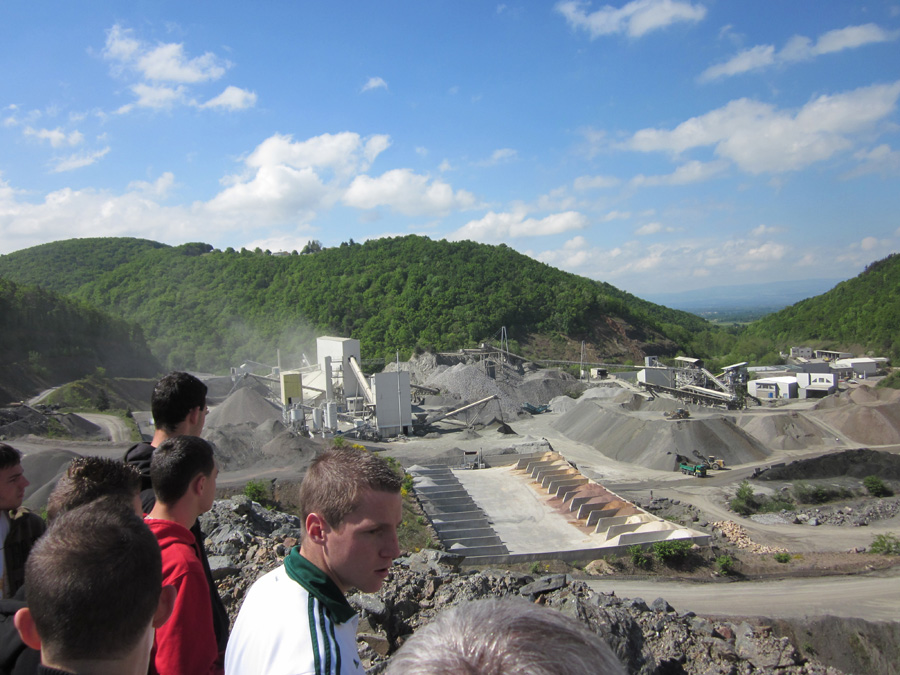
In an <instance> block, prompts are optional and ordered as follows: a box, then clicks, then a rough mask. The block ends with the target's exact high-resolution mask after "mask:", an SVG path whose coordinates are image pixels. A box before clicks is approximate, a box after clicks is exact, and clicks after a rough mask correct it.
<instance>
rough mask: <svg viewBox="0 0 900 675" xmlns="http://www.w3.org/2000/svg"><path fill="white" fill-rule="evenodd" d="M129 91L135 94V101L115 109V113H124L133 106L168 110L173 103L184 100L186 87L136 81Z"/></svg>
mask: <svg viewBox="0 0 900 675" xmlns="http://www.w3.org/2000/svg"><path fill="white" fill-rule="evenodd" d="M131 91H132V92H134V95H135V96H137V101H135V102H134V103H128V104H126V105H123V106H122V107H121V108H119V109H118V110H116V112H117V113H119V114H125V113H128V112H131V111H132V110H133V109H134V108H135V107H138V108H151V109H154V110H168V109H169V108H171V107H173V106H174V105H175V104H178V103H184V102H186V98H185V93H186V89H185V88H184V87H181V86H179V87H174V88H173V87H167V86H165V85H161V84H160V85H152V84H143V83H138V84H135V85H133V86H132V87H131Z"/></svg>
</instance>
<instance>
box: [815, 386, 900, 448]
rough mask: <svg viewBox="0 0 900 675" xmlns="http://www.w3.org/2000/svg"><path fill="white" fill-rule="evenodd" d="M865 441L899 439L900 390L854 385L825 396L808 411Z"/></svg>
mask: <svg viewBox="0 0 900 675" xmlns="http://www.w3.org/2000/svg"><path fill="white" fill-rule="evenodd" d="M810 414H812V415H815V416H816V417H818V418H819V419H821V420H822V421H823V422H825V423H826V424H828V425H830V426H832V427H834V428H835V429H837V430H838V431H839V432H840V433H842V434H844V435H845V436H847V437H848V438H851V439H853V440H854V441H855V442H857V443H861V444H864V445H895V444H898V443H900V391H898V390H896V389H873V388H872V387H856V388H855V389H852V390H850V391H845V392H841V393H839V394H835V395H834V396H828V397H827V398H824V399H822V400H821V401H820V402H819V403H817V404H816V406H815V408H814V409H813V411H812V412H811V413H810Z"/></svg>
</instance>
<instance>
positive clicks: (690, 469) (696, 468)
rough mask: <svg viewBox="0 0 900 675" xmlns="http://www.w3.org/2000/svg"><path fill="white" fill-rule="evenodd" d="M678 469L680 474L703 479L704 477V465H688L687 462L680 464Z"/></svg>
mask: <svg viewBox="0 0 900 675" xmlns="http://www.w3.org/2000/svg"><path fill="white" fill-rule="evenodd" d="M678 467H679V468H680V469H681V473H684V474H689V475H692V476H696V477H697V478H704V477H705V476H706V464H690V463H689V462H681V463H680V464H679V465H678Z"/></svg>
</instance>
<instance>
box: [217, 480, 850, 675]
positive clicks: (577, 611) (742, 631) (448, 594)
mask: <svg viewBox="0 0 900 675" xmlns="http://www.w3.org/2000/svg"><path fill="white" fill-rule="evenodd" d="M201 526H202V527H203V529H204V531H205V532H206V533H207V535H208V538H207V540H206V547H207V550H208V551H209V553H210V563H211V565H212V567H213V575H214V577H215V578H216V579H217V581H218V584H219V590H220V593H221V595H222V598H223V600H224V601H225V604H226V606H227V607H228V610H229V614H230V616H231V617H232V620H233V619H234V617H235V616H236V615H237V611H238V610H239V609H240V603H241V600H242V598H243V596H244V594H245V593H246V590H247V589H248V588H249V586H250V585H251V584H252V583H253V582H254V581H255V580H256V579H257V578H258V577H259V576H261V575H262V574H264V573H265V572H267V571H269V570H270V569H272V568H274V567H276V566H277V565H280V564H281V562H282V559H283V557H284V556H285V555H286V554H287V553H288V551H289V550H290V548H291V547H292V546H294V545H296V544H297V543H298V540H299V537H300V533H301V523H300V519H299V518H297V517H296V516H291V515H288V514H284V513H279V512H277V511H269V510H267V509H265V508H263V507H262V506H260V505H259V504H257V503H255V502H252V501H250V500H249V499H248V498H246V497H244V496H242V495H239V496H236V497H233V498H232V499H228V500H218V501H216V503H215V504H214V506H213V509H212V510H211V511H210V512H209V513H207V514H204V516H202V519H201ZM460 562H461V559H460V558H459V557H458V556H455V555H453V554H449V553H445V552H441V551H432V550H426V551H422V552H418V553H415V554H412V555H409V556H407V557H405V558H402V559H400V560H398V561H397V563H396V564H395V565H394V567H393V568H392V570H391V574H390V577H389V578H388V580H387V582H386V583H385V585H384V587H383V588H382V590H381V591H380V592H379V593H377V594H360V593H357V594H354V595H352V596H351V597H350V602H351V604H353V605H354V607H356V609H357V610H358V612H359V614H360V627H359V636H358V639H359V648H360V654H361V656H362V657H363V658H364V661H365V663H366V667H367V669H368V672H369V673H380V672H382V671H383V669H384V667H385V665H386V664H387V662H388V660H389V659H390V656H391V655H392V654H393V653H394V652H395V651H396V650H397V649H398V648H399V647H400V646H401V645H402V643H403V641H404V640H405V639H406V638H407V637H408V636H409V635H411V634H412V633H414V632H415V631H416V629H418V628H419V627H421V626H424V625H425V624H427V623H428V622H429V621H431V620H432V619H433V618H434V617H435V616H436V615H437V614H438V613H439V612H440V611H441V610H443V609H446V608H449V607H451V606H453V605H456V604H458V603H460V602H465V601H469V600H476V599H480V598H487V597H504V596H514V595H518V596H522V597H525V598H528V599H530V600H531V601H533V602H539V603H541V604H545V605H547V606H549V607H553V608H555V609H557V610H559V611H561V612H564V613H566V614H569V615H570V616H573V617H576V618H577V619H579V620H581V621H583V622H584V623H585V624H587V625H588V626H589V627H590V629H591V630H593V631H595V632H597V633H598V634H600V635H601V636H603V637H604V639H606V641H607V642H608V643H609V644H610V646H611V647H612V648H613V649H614V650H615V652H616V654H617V655H618V656H619V658H620V659H621V660H622V662H623V663H624V664H625V666H626V668H627V670H628V672H631V673H638V674H640V675H662V674H663V673H702V674H704V675H726V674H727V675H738V674H744V673H748V674H749V673H753V674H770V673H771V674H773V675H774V674H775V673H779V674H781V675H840V671H837V670H835V669H833V668H830V667H827V666H825V665H823V664H821V663H817V662H813V661H808V660H807V659H805V658H804V657H803V656H802V655H801V654H800V652H799V651H798V650H797V649H796V647H795V646H794V645H793V644H791V642H790V641H789V640H788V639H787V638H783V637H776V636H774V635H773V634H772V633H771V631H770V630H769V629H768V628H767V627H760V626H754V625H751V624H749V623H746V622H736V623H731V622H727V621H712V620H707V619H704V618H701V617H698V616H696V615H694V614H693V613H692V612H687V613H683V614H679V613H677V612H675V611H674V610H673V609H672V607H671V606H670V605H669V604H668V603H667V602H666V601H665V600H663V599H662V598H658V599H656V600H654V601H653V602H651V603H649V604H648V603H646V602H645V601H644V600H642V599H640V598H634V599H626V598H620V597H617V596H616V595H613V594H605V593H597V592H594V591H593V590H591V589H590V588H589V587H588V586H587V585H585V584H584V583H582V582H580V581H576V580H573V579H572V578H571V577H569V576H568V575H563V574H551V575H546V576H541V577H534V576H532V575H529V574H524V573H517V572H510V571H505V570H496V569H485V570H480V571H471V570H470V571H466V570H461V569H460V567H459V564H460Z"/></svg>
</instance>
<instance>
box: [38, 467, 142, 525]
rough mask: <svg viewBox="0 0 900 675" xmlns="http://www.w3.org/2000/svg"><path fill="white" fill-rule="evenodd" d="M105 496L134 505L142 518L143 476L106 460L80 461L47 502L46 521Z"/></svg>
mask: <svg viewBox="0 0 900 675" xmlns="http://www.w3.org/2000/svg"><path fill="white" fill-rule="evenodd" d="M104 495H107V496H110V497H116V498H119V499H121V500H122V501H124V502H125V503H126V504H129V505H132V506H133V508H134V509H135V513H137V514H138V515H141V513H142V510H141V472H140V471H139V470H138V469H137V468H136V467H134V466H132V465H131V464H125V463H124V462H120V461H117V460H114V459H108V458H106V457H77V458H75V459H73V460H72V462H71V463H70V464H69V468H68V469H66V472H65V473H64V474H63V476H62V478H60V479H59V481H58V482H57V483H56V487H54V488H53V492H51V493H50V497H49V498H48V500H47V519H48V520H50V521H51V522H52V521H53V520H54V519H55V518H56V516H58V515H59V514H60V513H63V512H65V511H71V510H72V509H74V508H76V507H78V506H82V505H84V504H87V503H89V502H92V501H94V500H95V499H97V498H98V497H102V496H104Z"/></svg>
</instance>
